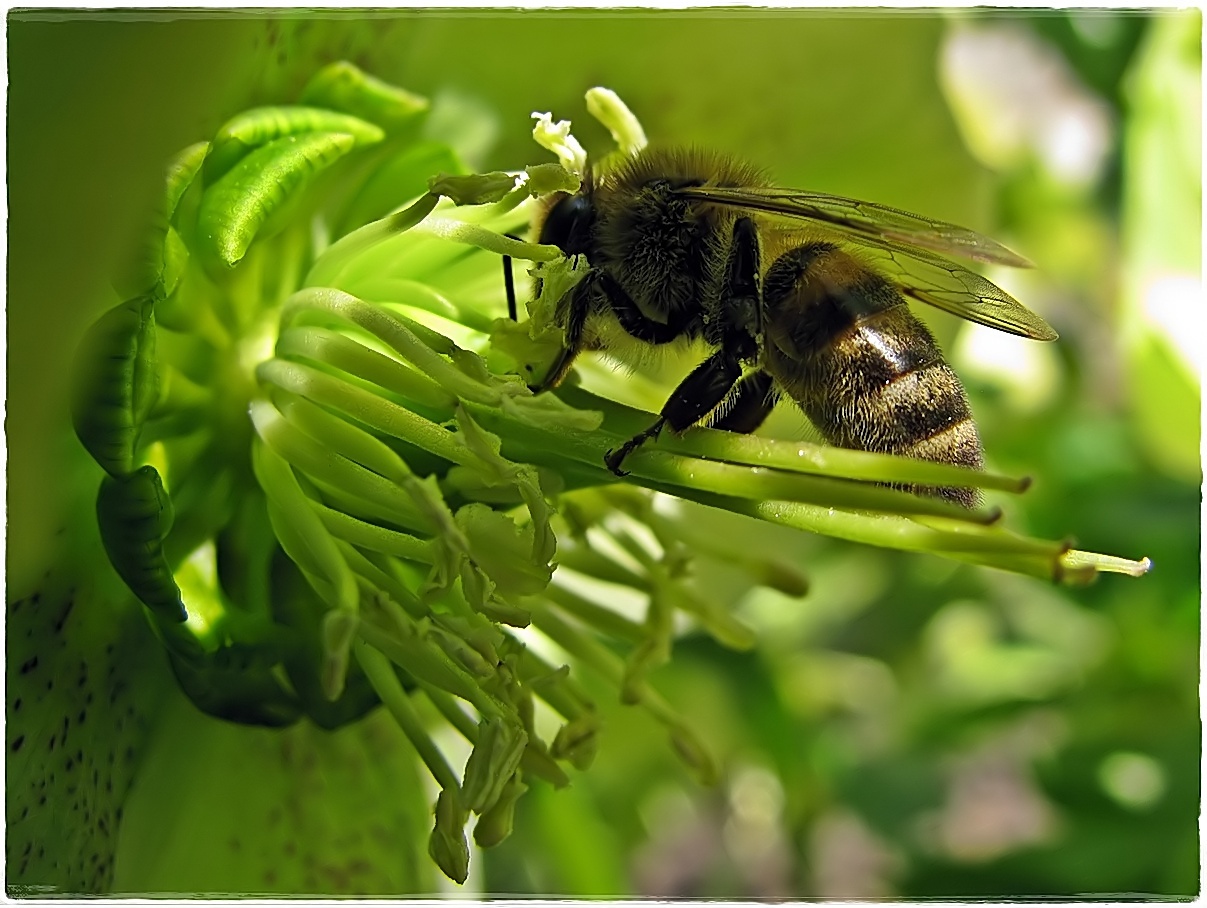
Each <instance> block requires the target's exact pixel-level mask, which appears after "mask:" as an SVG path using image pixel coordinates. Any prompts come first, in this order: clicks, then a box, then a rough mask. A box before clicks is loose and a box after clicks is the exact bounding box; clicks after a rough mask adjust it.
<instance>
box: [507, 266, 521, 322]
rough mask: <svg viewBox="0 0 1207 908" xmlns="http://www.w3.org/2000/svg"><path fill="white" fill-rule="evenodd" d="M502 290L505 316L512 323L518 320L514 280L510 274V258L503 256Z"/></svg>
mask: <svg viewBox="0 0 1207 908" xmlns="http://www.w3.org/2000/svg"><path fill="white" fill-rule="evenodd" d="M503 288H504V289H505V290H506V291H507V315H508V316H510V318H511V320H512V321H513V322H518V321H519V320H520V319H519V317H518V316H517V314H516V304H515V278H514V277H512V274H511V256H510V255H505V256H503Z"/></svg>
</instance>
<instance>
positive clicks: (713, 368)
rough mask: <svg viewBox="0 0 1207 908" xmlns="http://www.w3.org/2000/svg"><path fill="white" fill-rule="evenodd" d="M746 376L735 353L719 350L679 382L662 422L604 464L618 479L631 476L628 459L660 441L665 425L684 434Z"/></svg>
mask: <svg viewBox="0 0 1207 908" xmlns="http://www.w3.org/2000/svg"><path fill="white" fill-rule="evenodd" d="M741 377H742V367H741V366H740V365H739V363H738V360H737V358H736V357H735V356H733V354H732V353H729V352H727V351H725V350H718V351H717V352H716V353H714V354H713V355H712V356H710V357H709V358H708V359H706V360H704V362H702V363H700V365H698V366H696V368H695V369H693V370H692V372H691V374H690V375H688V376H687V378H685V379H683V381H682V382H680V383H679V387H677V388H676V389H675V390H674V392H673V393H672V394H671V396H670V400H668V401H667V402H666V403H665V404H664V405H663V407H662V414H661V415H660V416H659V418H658V421H657V422H655V423H654V424H653V425H652V426H650V427H649V428H648V429H646V430H645V431H644V432H641V433H638V434H637V435H634V436H633V437H632V438H630V439H629V440H628V441H626V442H625V443H624V444H623V445H621V446H620V447H619V448H616V449H614V450H611V451H608V452H607V453H606V454H605V455H604V464H606V465H607V468H608V469H609V470H611V471H612V472H613V473H615V474H616V475H617V476H626V475H628V474H627V472H626V471H624V470H622V469H621V464H623V463H624V461H625V458H626V457H628V456H629V455H630V454H632V453H633V452H634V451H635V450H637V449H638V448H639V447H641V446H642V445H643V444H645V443H646V442H647V441H649V440H650V439H651V438H657V437H658V435H659V433H661V432H662V429H663V427H664V426H668V425H669V426H670V427H671V431H672V432H683V431H685V430H687V429H689V428H691V427H692V426H694V425H695V424H696V423H698V422H700V421H701V420H702V419H704V418H705V417H706V416H708V414H710V413H711V412H712V411H713V410H714V409H715V408H716V406H717V404H719V403H720V402H721V401H723V400H724V399H725V397H726V395H728V394H729V392H730V391H731V390H732V389H733V386H734V385H735V384H737V382H738V379H740V378H741Z"/></svg>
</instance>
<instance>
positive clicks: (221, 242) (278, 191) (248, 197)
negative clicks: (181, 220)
mask: <svg viewBox="0 0 1207 908" xmlns="http://www.w3.org/2000/svg"><path fill="white" fill-rule="evenodd" d="M356 144H357V142H356V138H355V137H354V136H352V135H349V134H348V133H327V132H320V133H309V134H306V135H301V136H286V137H284V138H281V139H276V140H275V141H272V142H269V143H268V144H267V145H264V146H262V147H260V148H257V149H256V150H255V151H253V152H251V153H250V154H249V155H247V156H246V157H244V158H243V159H242V160H240V161H239V163H238V164H236V165H235V166H234V167H232V168H231V169H230V171H228V172H227V173H226V174H225V175H224V176H223V177H222V178H221V179H220V180H218V181H217V182H216V183H214V185H213V186H211V187H210V188H209V189H207V190H206V192H205V194H204V195H203V196H202V199H201V210H200V212H199V214H198V219H197V238H198V242H199V243H200V244H201V245H202V250H203V251H204V252H205V253H206V254H207V255H208V256H209V257H210V258H211V259H212V260H215V261H217V262H219V263H221V264H222V265H225V266H227V267H230V268H233V267H234V266H235V265H236V264H238V263H239V261H240V260H242V258H243V256H244V255H245V254H246V253H247V250H248V247H250V246H251V244H252V241H253V240H254V239H256V237H257V235H259V234H260V233H261V232H266V226H267V225H268V224H269V219H270V218H272V216H273V215H275V214H279V213H280V212H281V211H282V210H283V209H284V207H285V205H286V203H287V202H290V201H292V200H293V199H294V198H295V197H296V196H297V194H298V193H299V192H300V191H301V190H302V189H303V188H304V187H305V186H306V185H307V184H308V183H309V182H310V181H311V180H312V179H314V177H316V176H317V175H318V174H319V173H321V172H322V171H324V170H325V169H327V168H328V167H330V166H331V165H332V164H334V163H335V162H336V161H338V160H339V159H340V158H342V157H343V156H344V155H346V154H347V153H348V152H350V151H352V149H353V148H355V147H356Z"/></svg>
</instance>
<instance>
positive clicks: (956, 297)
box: [772, 226, 1058, 341]
mask: <svg viewBox="0 0 1207 908" xmlns="http://www.w3.org/2000/svg"><path fill="white" fill-rule="evenodd" d="M772 229H773V230H774V231H775V232H777V233H780V234H781V235H785V236H787V237H789V238H792V237H793V236H794V235H800V236H801V239H802V240H803V239H804V238H805V237H806V236H808V237H809V238H810V239H814V238H816V237H814V236H813V233H814V231H809V232H808V233H807V234H806V233H802V231H801V229H800V228H799V227H797V228H795V229H794V228H792V227H789V226H784V227H780V228H772ZM818 232H819V233H821V234H824V233H825V232H826V231H825V230H822V231H818ZM834 232H835V233H840V232H839V231H834ZM842 239H846V237H845V236H842V235H840V236H839V240H840V242H841V240H842ZM850 245H851V246H852V247H853V248H852V249H851V250H850V251H851V252H852V253H853V254H854V255H855V256H856V258H857V259H858V260H859V261H860V262H862V263H863V264H864V265H866V266H867V267H869V268H872V269H873V270H875V271H876V272H877V273H879V274H880V275H882V276H883V277H885V278H887V279H888V280H890V281H892V282H893V283H894V284H895V285H896V286H897V288H898V289H899V290H900V291H901V293H902V294H903V295H905V296H907V297H909V298H911V299H914V300H917V301H918V302H921V303H926V304H927V305H928V306H934V307H935V308H937V309H942V310H943V311H944V312H949V313H951V314H952V315H956V316H959V317H960V318H963V319H967V320H968V321H970V322H976V323H977V324H981V325H985V326H987V327H990V328H995V329H997V330H998V331H1005V332H1007V333H1009V334H1017V335H1018V336H1020V337H1027V338H1031V339H1032V340H1042V341H1050V340H1056V338H1057V337H1058V335H1057V333H1056V332H1055V331H1054V330H1053V329H1052V327H1051V325H1049V324H1048V323H1047V322H1046V321H1044V320H1043V319H1042V318H1041V317H1040V316H1038V315H1036V314H1035V313H1034V312H1032V311H1031V310H1030V309H1028V308H1027V307H1026V306H1024V305H1023V304H1022V303H1020V302H1019V301H1018V300H1016V299H1015V298H1014V297H1012V296H1011V295H1010V294H1009V293H1007V292H1006V291H1005V290H1003V289H1002V288H1001V287H999V286H998V285H997V284H995V283H993V282H992V281H990V280H989V279H987V278H985V277H983V276H982V275H979V274H977V273H976V272H974V271H969V270H968V269H967V268H965V267H963V266H962V265H959V264H957V263H956V262H953V261H951V260H950V259H946V258H943V257H942V256H939V255H935V254H934V253H932V252H930V251H928V250H926V249H919V248H917V247H916V246H909V245H905V244H903V243H898V242H894V241H892V240H889V239H885V238H883V237H870V236H863V237H860V238H859V239H858V240H855V241H854V242H852V243H850Z"/></svg>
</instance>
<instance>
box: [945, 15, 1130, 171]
mask: <svg viewBox="0 0 1207 908" xmlns="http://www.w3.org/2000/svg"><path fill="white" fill-rule="evenodd" d="M939 80H940V84H941V85H942V87H943V90H944V92H945V94H946V95H947V99H948V102H949V103H950V104H951V107H952V110H953V111H954V113H955V116H956V123H957V125H958V126H959V128H960V131H961V133H962V134H963V136H964V140H965V142H966V143H967V144H968V147H969V148H970V149H971V150H972V152H973V153H974V154H975V155H976V156H977V157H978V158H980V159H981V160H982V161H983V162H984V163H986V164H987V165H989V166H990V167H994V168H999V169H1001V168H1006V167H1011V166H1014V165H1016V164H1018V163H1020V162H1021V161H1022V160H1024V159H1025V158H1026V157H1027V156H1028V155H1033V156H1034V157H1035V158H1036V159H1038V160H1039V161H1040V162H1042V164H1043V166H1044V168H1045V169H1046V170H1047V171H1048V173H1049V174H1050V175H1051V176H1052V177H1053V178H1055V179H1057V180H1059V181H1060V182H1062V183H1065V184H1068V185H1072V186H1084V187H1088V186H1092V185H1093V184H1094V183H1095V182H1096V181H1097V180H1098V178H1099V176H1100V175H1101V173H1102V169H1103V166H1104V165H1105V162H1106V158H1107V155H1108V153H1109V152H1110V147H1111V141H1112V139H1111V136H1112V129H1113V124H1112V117H1111V113H1110V109H1109V108H1108V106H1107V104H1106V103H1105V102H1104V101H1102V100H1101V99H1099V98H1097V97H1096V96H1095V95H1094V94H1093V92H1091V91H1090V90H1089V89H1088V88H1086V87H1085V86H1084V85H1082V84H1081V82H1080V81H1079V80H1078V78H1077V76H1076V74H1075V73H1074V72H1073V71H1072V70H1071V69H1070V68H1069V66H1068V64H1067V63H1066V62H1065V61H1064V59H1063V58H1062V57H1061V56H1060V54H1059V52H1058V51H1057V50H1056V49H1055V48H1054V47H1051V46H1049V45H1048V44H1047V43H1046V42H1044V41H1043V40H1041V39H1040V38H1038V37H1036V36H1035V35H1034V34H1032V33H1031V32H1030V31H1028V30H1027V29H1025V28H1023V27H1021V26H1018V25H1015V24H1010V23H998V24H992V25H972V24H959V25H956V26H954V27H953V28H952V29H951V30H950V31H949V32H948V34H947V37H946V40H945V41H944V44H943V48H942V51H941V53H940V57H939Z"/></svg>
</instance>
